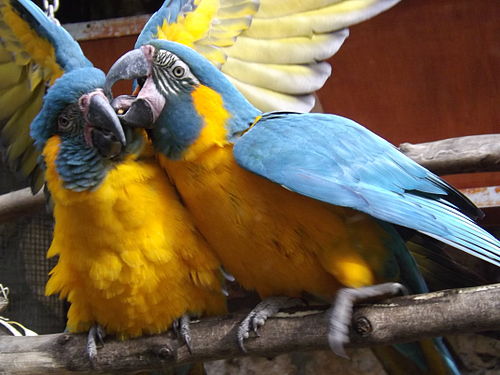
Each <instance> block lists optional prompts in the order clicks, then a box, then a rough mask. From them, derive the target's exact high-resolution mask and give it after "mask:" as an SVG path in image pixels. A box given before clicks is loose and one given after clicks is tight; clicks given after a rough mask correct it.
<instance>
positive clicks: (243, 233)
mask: <svg viewBox="0 0 500 375" xmlns="http://www.w3.org/2000/svg"><path fill="white" fill-rule="evenodd" d="M160 163H161V164H162V165H163V167H164V168H166V170H167V172H168V173H169V175H170V176H171V178H172V179H173V181H174V183H175V185H176V187H177V189H178V190H179V192H180V194H181V195H182V197H183V200H184V201H185V202H186V205H187V206H188V208H189V209H190V211H191V213H192V214H193V216H194V220H195V223H196V225H197V226H198V228H199V229H200V231H201V232H202V233H203V235H204V236H205V238H206V239H207V240H208V242H209V243H210V245H211V246H212V248H213V249H214V251H215V252H216V253H217V255H218V256H219V258H220V260H221V262H222V264H223V265H224V267H225V268H226V269H227V270H228V271H229V272H230V273H232V274H233V275H234V276H235V277H236V278H237V280H238V281H239V282H240V283H241V284H242V285H243V286H244V287H245V288H248V289H255V290H257V291H258V293H259V294H260V295H261V296H262V297H265V296H269V295H291V296H292V295H299V294H300V293H302V292H304V291H305V292H309V293H313V294H315V295H318V296H323V297H328V298H329V297H331V296H333V295H334V293H335V292H336V291H337V290H338V288H339V287H340V286H341V285H345V286H349V287H359V286H363V285H370V284H373V283H374V282H377V281H380V279H381V272H382V268H383V264H384V262H385V260H386V257H387V250H386V248H385V245H384V241H385V239H386V236H387V235H386V234H385V232H383V231H382V229H381V228H380V227H379V225H378V224H377V223H376V221H375V220H373V219H372V218H371V217H369V216H368V215H365V214H363V213H360V212H357V211H354V210H351V209H347V208H342V207H335V206H332V205H328V204H325V203H322V202H319V201H316V200H314V199H310V198H307V197H304V196H302V195H299V194H296V193H293V192H291V191H288V190H286V189H285V188H283V187H281V186H279V185H277V184H275V183H272V182H270V181H268V180H267V179H265V178H262V177H260V176H257V175H255V174H253V173H251V172H248V171H246V170H244V169H243V168H241V167H239V166H238V165H237V164H236V162H235V161H234V159H233V157H232V148H231V147H230V146H228V147H224V148H216V149H215V148H214V149H213V150H211V151H209V152H207V153H205V154H204V155H203V157H202V158H199V159H198V160H196V161H191V162H188V161H169V160H167V159H166V158H163V157H160Z"/></svg>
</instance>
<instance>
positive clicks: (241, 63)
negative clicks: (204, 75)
mask: <svg viewBox="0 0 500 375" xmlns="http://www.w3.org/2000/svg"><path fill="white" fill-rule="evenodd" d="M398 2H399V0H170V1H165V3H164V4H163V6H162V7H161V8H160V10H159V11H158V12H156V13H155V14H154V15H153V17H152V18H151V19H150V21H149V22H148V23H147V25H146V26H145V28H144V30H143V31H142V33H141V35H140V36H139V39H138V41H137V44H136V47H137V46H140V45H142V44H145V43H147V41H148V40H151V39H169V40H172V41H175V42H179V43H183V44H186V45H188V46H190V47H193V48H194V49H196V50H197V51H198V52H199V53H201V54H203V55H204V56H205V57H206V58H208V59H209V60H210V61H211V62H212V63H214V64H215V65H216V66H218V67H219V68H220V69H221V70H222V72H224V73H225V74H226V76H227V77H228V78H229V79H230V80H231V82H233V84H235V85H236V87H238V89H239V90H240V91H241V92H242V93H243V94H244V95H245V96H246V97H247V99H248V100H249V101H250V102H252V104H254V105H255V106H256V107H257V108H259V109H260V110H262V111H264V112H267V111H273V110H290V111H298V112H307V111H309V110H310V109H311V108H312V107H313V106H314V103H315V98H314V95H313V93H314V91H316V90H318V89H320V88H321V87H322V86H323V84H324V83H325V81H326V80H327V79H328V77H329V76H330V74H331V67H330V65H329V64H328V63H326V62H324V60H326V59H328V58H329V57H330V56H332V55H333V54H335V53H336V52H337V50H338V49H339V48H340V46H341V45H342V43H343V42H344V40H345V39H346V38H347V36H348V30H347V27H349V26H351V25H354V24H356V23H359V22H362V21H364V20H366V19H368V18H371V17H373V16H375V15H377V14H379V13H381V12H383V11H384V10H386V9H388V8H390V7H392V6H393V5H395V4H396V3H398Z"/></svg>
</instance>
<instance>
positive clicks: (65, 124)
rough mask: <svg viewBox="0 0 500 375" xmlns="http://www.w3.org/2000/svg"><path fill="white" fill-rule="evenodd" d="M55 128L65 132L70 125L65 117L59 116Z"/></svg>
mask: <svg viewBox="0 0 500 375" xmlns="http://www.w3.org/2000/svg"><path fill="white" fill-rule="evenodd" d="M57 126H58V127H59V130H62V131H66V130H68V129H69V128H70V127H71V123H70V121H69V119H68V117H66V116H65V115H61V116H59V118H58V119H57Z"/></svg>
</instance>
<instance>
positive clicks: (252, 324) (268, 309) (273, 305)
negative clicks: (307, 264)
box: [237, 297, 304, 353]
mask: <svg viewBox="0 0 500 375" xmlns="http://www.w3.org/2000/svg"><path fill="white" fill-rule="evenodd" d="M303 304H304V301H302V300H300V299H298V298H291V297H269V298H266V299H265V300H263V301H261V302H260V303H259V304H258V305H257V306H255V308H254V309H253V310H252V311H250V313H249V314H248V315H247V316H246V317H245V319H243V321H242V322H241V323H240V325H239V326H238V332H237V339H238V345H239V347H240V349H241V351H242V352H244V353H246V352H247V349H246V348H245V344H244V341H245V340H246V339H248V338H249V337H250V332H251V331H253V332H254V334H255V336H256V337H260V334H259V329H260V328H262V327H263V326H264V325H265V324H266V320H267V319H268V318H270V317H272V316H274V315H276V313H278V311H279V310H280V309H284V308H288V307H293V306H299V305H303Z"/></svg>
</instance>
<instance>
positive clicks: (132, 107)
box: [105, 45, 200, 128]
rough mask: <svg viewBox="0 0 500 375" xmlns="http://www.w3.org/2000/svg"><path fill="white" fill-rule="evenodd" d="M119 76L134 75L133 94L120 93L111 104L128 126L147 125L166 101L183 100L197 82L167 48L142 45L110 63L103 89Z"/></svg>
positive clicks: (177, 57) (148, 125)
mask: <svg viewBox="0 0 500 375" xmlns="http://www.w3.org/2000/svg"><path fill="white" fill-rule="evenodd" d="M120 79H137V82H138V84H139V86H140V87H139V88H140V91H139V94H138V95H137V97H133V96H128V95H122V96H119V97H117V98H115V100H114V101H113V107H114V108H115V109H116V110H118V111H119V113H120V112H121V113H124V114H123V115H121V116H120V119H121V121H122V122H123V123H124V124H125V125H128V126H132V127H145V128H150V127H152V126H153V124H154V122H155V121H156V120H157V119H158V117H159V116H160V114H161V113H162V111H163V108H164V107H165V105H166V103H167V102H179V103H180V102H183V101H185V100H186V99H187V100H189V96H190V95H191V93H192V92H193V91H194V90H195V89H196V87H197V86H199V85H200V81H199V80H198V78H197V77H196V76H195V75H194V74H193V73H192V72H191V69H190V68H189V66H188V65H187V64H186V63H185V62H184V61H182V60H181V58H180V57H179V56H177V55H175V54H174V53H172V52H171V51H168V50H165V49H162V48H157V47H154V46H152V45H146V46H143V47H141V48H140V49H138V50H134V51H131V52H129V53H127V54H126V55H124V56H122V57H121V58H120V59H119V60H118V61H117V62H116V63H115V65H113V67H112V70H110V73H109V74H108V77H107V80H106V86H105V87H106V89H107V90H109V91H111V86H112V85H113V84H114V83H115V82H116V81H118V80H120Z"/></svg>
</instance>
